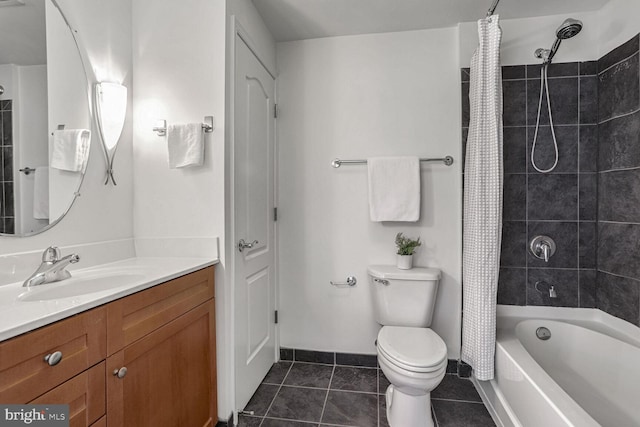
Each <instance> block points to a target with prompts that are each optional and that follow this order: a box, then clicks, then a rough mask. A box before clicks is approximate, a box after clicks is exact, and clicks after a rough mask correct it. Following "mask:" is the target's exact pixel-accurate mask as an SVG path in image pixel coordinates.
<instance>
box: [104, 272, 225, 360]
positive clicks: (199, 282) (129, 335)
mask: <svg viewBox="0 0 640 427" xmlns="http://www.w3.org/2000/svg"><path fill="white" fill-rule="evenodd" d="M213 297H214V268H213V267H207V268H204V269H202V270H198V271H196V272H193V273H190V274H187V275H186V276H182V277H179V278H177V279H174V280H171V281H169V282H166V283H163V284H160V285H157V286H154V287H153V288H150V289H147V290H145V291H141V292H138V293H136V294H133V295H130V296H128V297H125V298H121V299H119V300H116V301H113V302H111V303H109V304H108V305H107V306H106V307H107V354H109V355H111V354H113V353H115V352H117V351H119V350H121V349H122V348H124V347H125V346H127V345H129V344H131V343H133V342H135V341H137V340H139V339H140V338H142V337H144V336H145V335H147V334H149V333H150V332H152V331H154V330H156V329H158V328H160V327H161V326H163V325H165V324H167V323H169V322H170V321H172V320H174V319H176V318H177V317H179V316H180V315H182V314H184V313H186V312H187V311H189V310H191V309H192V308H195V307H197V306H198V305H200V304H202V303H203V302H205V301H207V300H209V299H211V298H213Z"/></svg>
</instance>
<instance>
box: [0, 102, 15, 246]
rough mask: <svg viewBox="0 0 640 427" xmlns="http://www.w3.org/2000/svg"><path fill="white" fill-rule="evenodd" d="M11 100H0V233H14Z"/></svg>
mask: <svg viewBox="0 0 640 427" xmlns="http://www.w3.org/2000/svg"><path fill="white" fill-rule="evenodd" d="M12 105H13V102H12V101H11V100H3V101H0V233H11V234H13V232H14V228H15V225H14V224H15V222H14V202H13V125H12V123H13V119H12V114H13V113H12Z"/></svg>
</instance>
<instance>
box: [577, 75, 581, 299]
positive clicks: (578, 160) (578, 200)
mask: <svg viewBox="0 0 640 427" xmlns="http://www.w3.org/2000/svg"><path fill="white" fill-rule="evenodd" d="M581 88H582V77H581V76H580V63H578V123H580V121H581V119H582V114H580V112H581V111H582V96H581ZM580 142H581V141H580V126H578V158H577V162H578V165H577V166H578V177H577V178H578V182H577V183H576V186H577V188H578V194H577V196H576V197H577V203H576V211H577V212H576V217H577V219H578V235H577V242H576V244H577V248H576V266H577V267H578V307H580V270H579V269H580V148H581V144H580Z"/></svg>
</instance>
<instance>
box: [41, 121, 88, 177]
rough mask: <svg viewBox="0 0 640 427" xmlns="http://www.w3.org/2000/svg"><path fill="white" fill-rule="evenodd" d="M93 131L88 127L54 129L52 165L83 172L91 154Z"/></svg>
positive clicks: (57, 167)
mask: <svg viewBox="0 0 640 427" xmlns="http://www.w3.org/2000/svg"><path fill="white" fill-rule="evenodd" d="M90 141H91V131H89V130H87V129H64V130H55V131H53V147H52V153H51V167H52V168H56V169H60V170H64V171H70V172H81V171H82V170H83V169H84V165H85V163H86V161H87V157H88V155H89V142H90Z"/></svg>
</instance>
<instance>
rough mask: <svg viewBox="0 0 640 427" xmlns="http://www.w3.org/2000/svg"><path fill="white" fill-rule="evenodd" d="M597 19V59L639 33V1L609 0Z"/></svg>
mask: <svg viewBox="0 0 640 427" xmlns="http://www.w3.org/2000/svg"><path fill="white" fill-rule="evenodd" d="M598 18H599V24H600V28H599V32H600V37H599V42H598V53H599V55H598V57H602V56H604V55H606V54H607V53H609V52H610V51H611V50H613V49H615V48H616V47H618V46H620V45H621V44H623V43H624V42H626V41H628V40H629V39H631V38H632V37H633V36H635V35H636V34H638V33H639V32H640V1H638V0H609V2H608V3H607V4H606V5H605V6H604V7H603V8H602V9H601V10H600V11H599V13H598Z"/></svg>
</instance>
